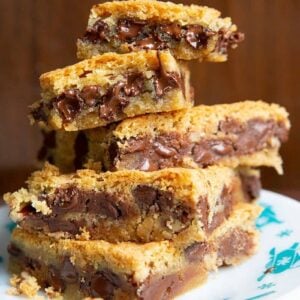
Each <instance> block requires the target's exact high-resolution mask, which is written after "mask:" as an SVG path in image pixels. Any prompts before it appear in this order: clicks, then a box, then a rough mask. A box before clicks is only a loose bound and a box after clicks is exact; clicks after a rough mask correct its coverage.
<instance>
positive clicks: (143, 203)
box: [5, 0, 290, 300]
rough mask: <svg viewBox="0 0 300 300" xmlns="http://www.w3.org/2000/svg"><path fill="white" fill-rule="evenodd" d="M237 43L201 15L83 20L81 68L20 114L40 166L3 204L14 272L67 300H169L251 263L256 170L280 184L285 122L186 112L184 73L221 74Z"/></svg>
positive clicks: (216, 21) (46, 87)
mask: <svg viewBox="0 0 300 300" xmlns="http://www.w3.org/2000/svg"><path fill="white" fill-rule="evenodd" d="M242 39H243V35H242V34H241V33H239V32H238V31H237V28H236V26H235V25H233V24H232V23H231V20H230V18H221V17H220V13H219V12H218V11H216V10H214V9H211V8H208V7H200V6H196V5H192V6H183V5H177V4H173V3H169V2H158V1H150V0H136V1H134V0H130V1H120V2H117V1H114V2H107V3H104V4H100V5H96V6H94V7H93V8H92V10H91V13H90V18H89V22H88V27H87V30H86V33H85V35H84V37H83V38H81V39H79V40H78V57H79V58H80V59H83V60H82V61H81V62H79V63H77V64H75V65H73V66H69V67H66V68H63V69H59V70H56V71H53V72H49V73H46V74H43V75H42V76H41V79H40V82H41V88H42V100H41V101H38V102H37V103H35V104H34V105H33V106H32V107H31V113H30V117H31V119H32V121H33V122H35V123H38V124H39V125H40V126H41V127H42V128H43V134H44V146H43V148H42V149H41V151H40V153H39V157H40V159H42V160H44V161H48V163H47V162H46V163H45V166H44V168H43V169H42V170H41V171H37V172H35V173H33V175H32V176H31V177H30V178H29V180H28V182H27V184H28V186H27V187H26V188H25V189H24V188H22V189H20V190H19V191H17V192H15V193H11V194H6V195H5V201H6V203H7V204H8V205H9V207H10V216H11V218H12V219H13V220H14V221H15V222H17V224H18V227H17V228H16V229H15V231H14V232H13V235H12V241H11V244H10V246H9V247H8V251H9V253H10V257H11V263H10V267H11V270H12V272H14V273H20V272H21V271H23V270H26V271H27V272H28V273H29V274H31V275H32V276H34V277H36V278H37V280H38V283H39V284H40V285H41V286H42V287H49V286H51V287H52V288H53V289H54V290H56V291H59V292H61V293H62V294H63V296H64V299H83V298H85V297H92V298H103V299H145V300H146V299H172V298H174V297H175V296H176V295H178V294H179V293H182V292H183V291H185V290H187V289H189V288H191V287H193V286H195V284H199V283H201V282H203V281H204V280H205V278H206V277H207V274H208V272H209V271H212V270H216V269H217V268H218V267H220V266H222V265H235V264H237V263H239V262H240V261H242V260H243V259H245V258H248V257H249V256H251V255H252V254H253V253H254V252H255V250H256V248H257V242H258V233H257V231H256V229H255V226H254V221H255V218H256V217H257V215H258V214H259V212H260V208H259V207H258V206H257V204H255V203H254V200H255V199H256V198H257V197H258V195H259V190H260V176H259V171H258V170H257V167H261V166H268V167H274V168H276V170H277V171H278V172H279V173H281V172H282V169H281V158H280V156H279V148H280V145H281V143H282V142H284V141H286V139H287V136H288V131H289V128H290V123H289V120H288V114H287V112H286V111H285V109H284V108H282V107H279V106H278V105H276V104H267V103H264V102H261V101H245V102H239V103H234V104H224V105H215V106H204V105H200V106H197V107H193V90H192V88H191V87H190V81H189V75H190V74H189V70H188V68H187V66H186V64H185V61H189V60H199V61H210V62H222V61H225V60H226V59H227V51H228V50H229V49H230V48H235V47H236V46H237V43H238V42H240V41H241V40H242ZM50 163H51V164H50Z"/></svg>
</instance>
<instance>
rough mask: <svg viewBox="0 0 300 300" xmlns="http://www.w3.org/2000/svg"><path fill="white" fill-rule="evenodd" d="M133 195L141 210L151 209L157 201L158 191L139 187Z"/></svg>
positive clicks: (149, 187) (142, 186) (146, 186)
mask: <svg viewBox="0 0 300 300" xmlns="http://www.w3.org/2000/svg"><path fill="white" fill-rule="evenodd" d="M132 194H133V197H134V199H135V201H136V202H137V204H138V206H139V208H140V209H141V210H147V209H149V208H150V207H151V206H152V205H154V203H155V201H156V199H157V191H156V189H154V188H153V187H151V186H148V185H138V186H137V187H136V188H135V189H134V190H133V192H132Z"/></svg>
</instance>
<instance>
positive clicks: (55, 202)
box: [21, 185, 193, 238]
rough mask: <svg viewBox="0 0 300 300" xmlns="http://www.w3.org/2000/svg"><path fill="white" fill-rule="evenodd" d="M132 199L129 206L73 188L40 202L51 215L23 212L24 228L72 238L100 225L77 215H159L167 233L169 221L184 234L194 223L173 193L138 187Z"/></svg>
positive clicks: (117, 217)
mask: <svg viewBox="0 0 300 300" xmlns="http://www.w3.org/2000/svg"><path fill="white" fill-rule="evenodd" d="M132 196H133V200H134V201H133V202H130V201H128V202H126V201H123V200H122V195H114V194H111V193H107V192H95V191H87V190H80V189H78V188H76V187H74V186H71V187H69V188H58V189H56V191H55V193H54V194H52V195H41V196H40V197H39V199H40V200H41V201H46V202H47V205H48V206H49V207H50V208H51V209H52V213H51V214H50V215H42V214H41V213H37V212H36V211H35V209H34V208H32V206H31V205H27V206H25V207H24V208H23V209H22V210H21V213H22V214H23V216H24V220H23V221H22V225H23V226H24V227H29V228H35V230H46V231H47V232H67V233H69V234H71V235H76V234H79V233H80V228H82V227H86V228H87V230H90V231H91V232H93V229H94V226H97V224H90V223H89V222H88V220H89V217H88V216H85V218H81V219H78V218H76V217H75V218H72V215H73V216H74V214H75V215H76V213H77V214H81V213H83V214H89V215H90V216H96V217H97V218H99V222H100V221H101V219H103V218H108V219H109V220H128V219H130V218H136V217H137V216H138V215H140V216H141V217H142V219H143V218H144V217H146V216H148V215H152V214H153V213H158V214H159V216H160V222H161V227H162V228H165V229H167V221H168V220H170V218H172V219H175V220H176V221H180V222H181V225H182V226H181V228H180V229H177V231H178V230H183V229H184V228H186V227H187V226H188V225H189V224H190V222H191V218H192V216H193V211H192V208H191V207H187V206H183V205H181V204H178V203H176V201H174V196H173V194H172V193H170V192H167V191H162V190H159V189H156V188H154V187H151V186H147V185H138V186H136V187H135V188H134V190H133V191H132ZM68 214H69V215H68ZM173 230H174V231H176V230H175V229H173ZM92 238H93V237H92Z"/></svg>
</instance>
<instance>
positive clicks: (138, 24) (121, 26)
mask: <svg viewBox="0 0 300 300" xmlns="http://www.w3.org/2000/svg"><path fill="white" fill-rule="evenodd" d="M145 24H146V22H145V21H139V20H136V21H135V20H131V19H120V20H119V21H118V25H117V32H118V38H119V40H121V41H126V42H131V41H133V40H134V38H136V37H137V36H138V35H139V34H140V33H141V32H142V29H143V27H144V26H145Z"/></svg>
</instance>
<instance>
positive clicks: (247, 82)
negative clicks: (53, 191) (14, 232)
mask: <svg viewBox="0 0 300 300" xmlns="http://www.w3.org/2000/svg"><path fill="white" fill-rule="evenodd" d="M97 2H99V1H92V0H85V1H82V0H51V1H49V0H1V1H0V22H1V23H0V54H1V55H0V57H1V59H0V95H1V98H0V101H1V106H0V109H1V115H0V193H3V192H5V191H9V190H12V189H15V188H16V187H19V186H20V185H22V183H23V181H24V180H25V178H26V176H27V175H28V174H29V172H30V170H31V169H32V168H33V167H32V166H33V165H34V159H35V156H36V152H37V149H38V147H39V144H40V135H39V132H38V129H37V128H36V127H31V126H30V125H29V122H28V119H27V117H26V113H27V106H28V105H29V104H30V103H32V102H33V101H35V100H36V99H38V98H39V86H38V77H39V75H40V74H41V73H43V72H45V71H49V70H52V69H54V68H57V67H62V66H65V65H68V64H71V63H73V62H75V61H76V57H75V41H76V38H77V37H79V36H80V35H81V34H82V33H83V32H84V29H85V26H86V23H87V17H88V12H89V8H90V7H91V5H92V4H94V3H97ZM175 2H179V1H175ZM181 2H185V3H198V4H199V3H201V4H207V5H208V6H212V7H216V8H218V9H220V10H221V11H222V13H223V16H231V17H232V19H233V20H234V22H235V23H236V24H238V26H239V28H240V30H242V31H243V32H245V33H246V41H245V42H244V43H243V44H242V45H241V46H240V47H239V48H238V49H237V50H235V51H233V52H232V53H231V55H230V60H229V62H227V63H222V64H209V63H207V64H198V63H192V64H191V67H192V70H193V83H194V86H195V88H196V97H197V101H198V103H200V102H201V103H206V104H213V103H221V102H233V101H237V100H243V99H260V98H261V99H265V100H267V101H274V102H278V103H280V104H282V105H284V106H286V107H287V109H288V110H289V112H290V113H291V120H292V124H293V130H292V133H291V136H290V141H289V143H288V144H286V145H285V146H284V147H283V151H282V154H283V157H284V160H285V175H284V176H278V175H277V174H276V173H275V172H274V171H272V170H266V171H264V177H263V182H264V186H265V187H267V188H269V189H272V190H276V191H280V192H282V193H285V194H288V195H291V196H294V197H298V198H300V184H299V183H300V179H299V178H300V157H298V155H299V156H300V136H299V131H300V119H299V116H300V115H299V108H300V107H299V106H300V99H299V97H300V38H299V37H300V35H299V31H300V25H299V23H300V19H299V14H300V1H299V0H264V1H260V0H214V1H213V0H211V1H209V0H203V1H197V0H194V1H181Z"/></svg>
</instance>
